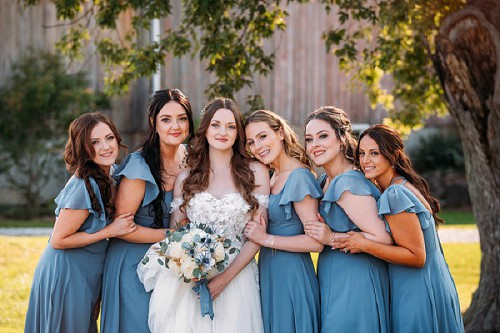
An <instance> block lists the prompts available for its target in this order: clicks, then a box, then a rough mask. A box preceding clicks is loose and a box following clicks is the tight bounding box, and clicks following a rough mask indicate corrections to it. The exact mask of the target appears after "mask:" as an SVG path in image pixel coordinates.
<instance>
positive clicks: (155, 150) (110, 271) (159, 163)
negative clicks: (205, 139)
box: [101, 89, 194, 333]
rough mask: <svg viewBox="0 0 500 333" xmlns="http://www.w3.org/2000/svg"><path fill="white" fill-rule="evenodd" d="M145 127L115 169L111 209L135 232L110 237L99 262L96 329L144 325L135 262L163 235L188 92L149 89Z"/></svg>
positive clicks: (187, 118) (182, 156)
mask: <svg viewBox="0 0 500 333" xmlns="http://www.w3.org/2000/svg"><path fill="white" fill-rule="evenodd" d="M148 123H149V132H148V135H147V139H146V140H145V142H144V144H143V145H142V147H141V149H139V150H138V151H135V152H133V153H131V154H129V155H128V156H127V157H126V158H125V159H124V160H123V162H122V163H121V164H120V166H119V167H118V168H117V170H116V172H115V175H114V177H115V179H116V180H117V182H118V183H119V187H118V192H117V195H116V210H117V212H132V213H134V214H135V222H136V223H137V225H138V228H137V230H136V231H135V232H133V233H130V234H128V235H126V236H124V237H119V238H114V239H112V240H111V241H110V244H109V249H108V253H107V255H106V263H105V267H104V282H103V297H102V300H103V301H102V318H101V332H106V333H126V332H130V333H135V332H147V331H148V324H147V321H148V308H149V297H150V293H148V292H146V291H145V290H144V287H143V285H142V283H141V282H140V281H139V279H138V277H137V273H136V268H137V265H138V264H139V262H140V261H141V259H142V258H143V256H144V254H145V253H146V251H147V250H148V248H149V247H150V246H151V244H153V243H155V242H158V241H160V240H162V239H163V238H164V237H165V230H166V229H167V228H168V227H169V222H170V204H171V201H172V198H173V188H174V183H175V179H176V177H177V175H178V174H179V173H180V172H181V171H182V170H183V169H184V167H185V165H186V163H185V162H186V156H187V146H186V145H184V144H183V143H184V142H186V141H189V139H190V138H191V137H192V135H193V133H194V128H193V115H192V110H191V104H190V102H189V100H188V98H187V97H186V96H185V95H184V94H183V93H182V92H181V91H180V90H179V89H162V90H158V91H156V92H155V93H154V95H153V97H152V98H151V101H150V103H149V107H148Z"/></svg>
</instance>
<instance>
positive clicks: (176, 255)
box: [168, 242, 184, 268]
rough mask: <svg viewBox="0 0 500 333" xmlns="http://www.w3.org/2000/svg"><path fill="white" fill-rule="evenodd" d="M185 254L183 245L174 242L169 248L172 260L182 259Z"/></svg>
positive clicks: (169, 255)
mask: <svg viewBox="0 0 500 333" xmlns="http://www.w3.org/2000/svg"><path fill="white" fill-rule="evenodd" d="M183 252H184V250H183V249H182V244H181V243H177V242H174V243H171V244H170V245H169V247H168V257H169V258H171V259H180V258H181V255H182V254H183ZM169 268H170V267H169Z"/></svg>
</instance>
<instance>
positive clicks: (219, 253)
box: [214, 244, 226, 262]
mask: <svg viewBox="0 0 500 333" xmlns="http://www.w3.org/2000/svg"><path fill="white" fill-rule="evenodd" d="M225 255H226V252H225V251H224V246H222V244H217V246H216V247H215V252H214V259H215V261H217V262H219V261H221V260H224V257H225Z"/></svg>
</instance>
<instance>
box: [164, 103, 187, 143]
mask: <svg viewBox="0 0 500 333" xmlns="http://www.w3.org/2000/svg"><path fill="white" fill-rule="evenodd" d="M156 131H157V132H158V136H159V138H160V143H161V144H162V145H169V146H178V145H180V144H181V143H183V142H184V141H185V140H186V138H187V137H188V135H189V118H188V115H187V113H186V110H184V108H183V107H182V106H181V105H180V104H179V103H177V102H174V101H170V102H168V103H167V104H165V105H164V106H163V107H162V108H161V110H160V112H158V114H157V115H156Z"/></svg>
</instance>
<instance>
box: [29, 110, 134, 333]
mask: <svg viewBox="0 0 500 333" xmlns="http://www.w3.org/2000/svg"><path fill="white" fill-rule="evenodd" d="M68 132H69V133H68V134H69V138H68V142H67V143H66V148H65V151H64V162H65V163H66V167H67V169H68V171H69V172H70V173H72V174H73V176H72V177H71V178H70V179H69V181H68V182H67V183H66V186H65V187H64V189H63V190H62V191H61V193H59V195H58V196H57V198H56V199H55V202H56V204H57V208H56V210H55V214H56V222H55V225H54V230H53V231H52V236H51V237H50V241H49V244H48V245H47V247H46V249H45V251H44V252H43V254H42V257H41V258H40V261H39V263H38V265H37V267H36V270H35V275H34V278H33V284H32V286H31V293H30V300H29V305H28V312H27V314H26V323H25V328H24V331H25V332H29V333H34V332H47V333H48V332H50V333H57V332H76V333H79V332H81V333H88V332H97V322H96V320H97V315H98V312H99V310H98V309H99V306H98V303H99V295H100V292H101V282H102V272H103V266H104V257H105V255H106V248H107V247H108V241H107V239H108V238H110V237H116V236H121V235H125V234H128V233H130V232H134V231H135V230H136V229H137V226H135V223H134V220H133V216H132V214H129V213H125V214H122V215H120V216H118V217H116V218H115V220H114V221H113V223H110V221H111V217H112V216H114V207H113V203H112V197H113V180H112V179H111V175H110V171H111V168H112V167H113V165H114V163H115V161H116V159H117V157H118V154H119V151H120V149H121V148H125V146H123V145H122V144H121V138H120V135H119V134H118V132H117V130H116V127H115V126H114V124H113V123H112V122H111V121H110V120H109V119H108V118H107V117H106V116H104V115H103V114H101V113H97V112H96V113H86V114H83V115H81V116H80V117H78V118H77V119H76V120H74V121H73V122H72V123H71V125H70V126H69V131H68Z"/></svg>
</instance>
